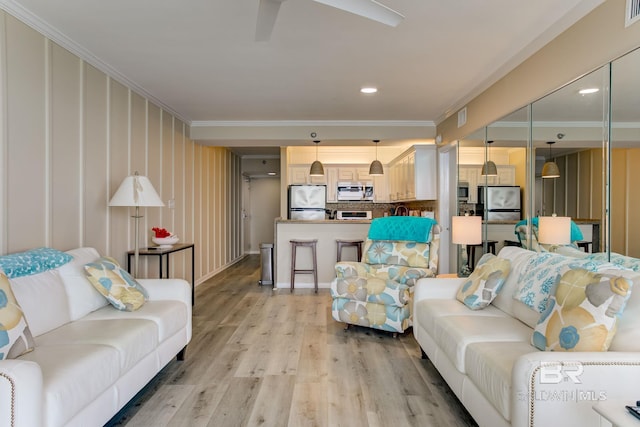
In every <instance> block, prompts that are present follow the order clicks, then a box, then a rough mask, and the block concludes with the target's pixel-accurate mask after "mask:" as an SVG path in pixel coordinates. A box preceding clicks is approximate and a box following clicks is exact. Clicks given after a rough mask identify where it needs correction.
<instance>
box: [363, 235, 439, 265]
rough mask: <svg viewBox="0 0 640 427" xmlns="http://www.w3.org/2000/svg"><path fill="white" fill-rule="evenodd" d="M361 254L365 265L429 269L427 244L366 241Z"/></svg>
mask: <svg viewBox="0 0 640 427" xmlns="http://www.w3.org/2000/svg"><path fill="white" fill-rule="evenodd" d="M363 253H364V256H363V261H364V262H365V263H367V264H395V265H405V266H408V267H420V268H429V243H416V242H394V241H384V240H369V239H367V240H366V242H365V244H364V248H363Z"/></svg>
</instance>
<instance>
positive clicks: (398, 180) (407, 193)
mask: <svg viewBox="0 0 640 427" xmlns="http://www.w3.org/2000/svg"><path fill="white" fill-rule="evenodd" d="M387 173H388V175H389V179H388V186H389V200H390V201H392V202H400V201H412V200H435V199H436V198H437V194H438V181H437V179H438V169H437V159H436V147H435V145H414V146H413V147H411V148H410V149H409V150H407V151H406V152H404V153H402V154H401V155H400V156H398V157H397V158H395V159H394V160H393V161H391V163H389V167H388V171H387Z"/></svg>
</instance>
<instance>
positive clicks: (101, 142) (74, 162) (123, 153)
mask: <svg viewBox="0 0 640 427" xmlns="http://www.w3.org/2000/svg"><path fill="white" fill-rule="evenodd" d="M0 99H1V100H2V101H1V102H0V254H5V253H11V252H16V251H21V250H25V249H29V248H34V247H39V246H50V247H54V248H57V249H61V250H66V249H70V248H74V247H78V246H93V247H95V248H97V249H98V251H99V252H101V253H102V254H108V255H111V256H113V257H115V258H116V259H118V260H119V261H120V262H121V263H125V262H126V259H125V254H126V252H127V250H129V249H132V248H133V246H134V244H133V242H134V239H133V221H132V220H131V218H130V216H131V215H132V214H133V212H132V211H129V209H128V208H119V207H118V208H116V207H114V208H109V207H108V202H109V199H110V197H111V195H112V194H113V193H114V191H115V190H116V188H117V187H118V186H119V185H120V183H121V181H122V180H123V178H124V177H125V176H127V175H129V174H132V173H133V172H134V171H138V172H139V173H140V174H142V175H147V176H148V177H149V179H150V180H151V182H152V183H153V185H154V187H155V188H156V190H157V191H158V193H159V194H160V196H161V197H162V199H163V200H164V201H165V204H166V203H167V201H168V200H169V199H174V200H175V208H174V209H169V208H168V207H164V208H147V209H143V212H142V214H143V215H144V218H143V219H142V220H141V230H142V232H141V233H140V234H141V245H147V244H149V243H150V242H149V238H150V236H151V232H150V229H151V227H153V226H162V227H165V228H167V229H170V230H172V231H173V232H175V233H176V234H178V236H180V238H181V240H182V241H187V242H194V243H195V245H196V280H197V281H199V280H203V279H205V278H207V277H209V276H211V275H212V274H214V273H216V272H218V271H220V270H222V269H223V268H224V267H225V266H227V265H229V264H230V263H232V262H234V261H235V260H236V259H238V258H239V257H241V256H242V248H241V246H240V230H241V221H240V209H239V207H240V200H239V195H240V191H241V190H240V185H241V181H240V160H239V158H238V157H237V156H235V155H233V154H232V153H230V152H229V151H228V150H226V149H224V148H218V147H203V146H200V145H197V144H195V143H194V142H193V141H192V140H191V139H190V138H189V134H188V127H187V126H186V125H185V124H184V123H182V122H181V121H180V120H178V119H177V118H175V117H173V116H172V115H171V114H169V113H167V112H166V111H163V110H162V109H161V108H159V107H157V106H155V105H154V104H152V103H151V102H149V101H148V100H146V99H145V98H143V97H142V96H140V95H138V94H136V93H135V92H133V91H132V90H130V89H129V88H127V87H125V86H123V85H122V84H120V83H118V82H117V81H115V80H113V79H112V78H110V77H109V76H107V75H106V74H105V73H103V72H102V71H100V70H97V69H96V68H94V67H92V66H91V65H89V64H88V63H86V62H84V61H83V60H82V59H80V58H78V57H77V56H75V55H73V54H71V53H69V52H68V51H66V50H65V49H63V48H61V47H60V46H58V45H57V44H55V43H53V42H52V41H50V40H48V39H47V38H46V37H44V36H43V35H41V34H40V33H38V32H36V31H35V30H33V29H31V28H30V27H28V26H27V25H25V24H23V23H22V22H20V21H19V20H17V19H16V18H14V17H12V16H11V15H9V14H7V13H5V12H2V11H0ZM176 255H177V256H175V257H172V259H174V265H173V267H172V271H173V272H174V273H175V275H176V276H178V277H184V276H185V275H186V276H190V255H189V254H188V253H187V254H176ZM143 260H144V261H147V260H146V259H143ZM141 267H142V268H141V272H142V273H143V274H145V272H146V274H148V275H149V276H152V275H154V274H156V275H157V268H156V267H154V265H149V266H148V268H147V266H144V265H142V266H141ZM187 273H189V274H187ZM187 278H190V277H187Z"/></svg>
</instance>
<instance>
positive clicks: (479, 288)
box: [456, 253, 511, 310]
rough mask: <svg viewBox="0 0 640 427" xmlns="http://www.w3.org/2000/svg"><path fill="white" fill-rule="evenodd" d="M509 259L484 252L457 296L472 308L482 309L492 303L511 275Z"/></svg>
mask: <svg viewBox="0 0 640 427" xmlns="http://www.w3.org/2000/svg"><path fill="white" fill-rule="evenodd" d="M510 265H511V263H510V262H509V260H508V259H504V258H498V257H497V256H495V255H493V254H490V253H489V254H484V255H483V256H482V258H480V261H478V265H477V266H476V267H475V269H474V270H473V273H471V275H470V276H469V277H468V278H467V280H466V281H465V282H464V283H463V284H462V285H461V286H460V289H459V290H458V294H457V295H456V298H457V300H458V301H460V302H461V303H463V304H464V305H466V306H467V307H469V308H470V309H472V310H480V309H483V308H485V307H486V306H488V305H489V304H491V302H492V301H493V300H494V299H495V297H496V296H497V295H498V293H499V292H500V289H501V288H502V285H503V284H504V281H505V279H506V278H507V276H508V275H509V269H510Z"/></svg>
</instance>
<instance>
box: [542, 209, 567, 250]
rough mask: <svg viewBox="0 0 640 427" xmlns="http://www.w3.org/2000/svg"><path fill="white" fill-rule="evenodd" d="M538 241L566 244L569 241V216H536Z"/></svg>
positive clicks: (549, 243) (550, 243)
mask: <svg viewBox="0 0 640 427" xmlns="http://www.w3.org/2000/svg"><path fill="white" fill-rule="evenodd" d="M538 243H544V244H548V245H568V244H570V243H571V218H570V217H568V216H556V215H555V214H553V215H552V216H541V217H538Z"/></svg>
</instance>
